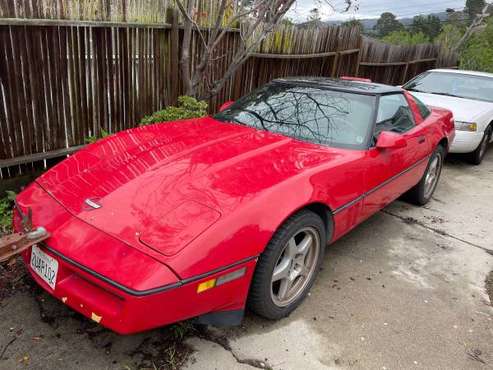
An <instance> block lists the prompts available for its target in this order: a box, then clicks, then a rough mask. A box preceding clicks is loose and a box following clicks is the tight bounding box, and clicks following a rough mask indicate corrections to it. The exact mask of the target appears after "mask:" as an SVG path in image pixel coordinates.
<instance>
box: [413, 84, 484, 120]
mask: <svg viewBox="0 0 493 370" xmlns="http://www.w3.org/2000/svg"><path fill="white" fill-rule="evenodd" d="M411 93H412V94H413V95H414V96H416V97H418V99H420V100H422V101H423V103H425V104H426V105H431V106H435V107H440V108H446V109H448V110H450V111H451V112H452V113H453V114H454V119H455V120H456V121H464V122H474V121H476V120H477V119H479V118H480V117H481V116H483V115H484V114H485V113H487V112H492V113H493V103H488V102H484V101H480V100H472V99H463V98H456V97H453V96H445V95H437V94H427V93H418V92H415V91H411Z"/></svg>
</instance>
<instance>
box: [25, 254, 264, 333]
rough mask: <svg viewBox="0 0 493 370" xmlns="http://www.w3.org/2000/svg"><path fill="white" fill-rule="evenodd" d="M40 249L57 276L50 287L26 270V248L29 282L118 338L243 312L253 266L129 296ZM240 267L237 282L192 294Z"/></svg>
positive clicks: (250, 263) (249, 263)
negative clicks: (55, 263) (218, 314)
mask: <svg viewBox="0 0 493 370" xmlns="http://www.w3.org/2000/svg"><path fill="white" fill-rule="evenodd" d="M42 250H43V252H45V253H46V254H48V255H49V256H51V257H52V258H55V259H56V260H57V261H58V265H59V271H58V274H59V277H60V278H59V279H57V282H56V286H55V289H52V288H51V287H50V286H49V285H48V284H47V283H46V282H45V281H43V280H42V279H41V278H40V276H38V274H37V273H36V272H35V271H34V270H33V269H32V268H31V267H30V263H29V262H30V258H31V249H28V250H26V251H25V252H24V253H23V258H24V261H25V263H26V265H27V268H28V270H29V272H30V274H31V275H32V277H33V279H34V280H35V281H36V282H37V283H38V284H39V285H40V286H41V287H42V288H43V289H45V290H46V291H47V292H48V293H49V294H51V295H52V296H54V297H55V298H57V299H59V300H61V301H62V302H63V303H64V304H66V305H68V306H69V307H71V308H72V309H74V310H75V311H77V312H79V313H81V314H82V315H84V316H86V317H87V318H89V319H92V320H93V321H95V322H97V323H99V324H101V325H103V326H105V327H107V328H109V329H111V330H113V331H115V332H117V333H119V334H132V333H137V332H141V331H145V330H148V329H152V328H156V327H160V326H164V325H168V324H171V323H174V322H177V321H182V320H186V319H190V318H193V317H197V316H201V315H207V314H210V313H214V312H222V311H228V312H230V311H240V310H243V308H244V306H245V301H246V297H247V294H248V289H249V285H250V280H251V278H252V275H253V271H254V269H255V264H256V258H249V259H247V260H244V261H240V262H239V263H236V264H233V265H231V266H227V267H225V268H224V269H220V270H219V271H212V272H210V273H207V274H204V275H201V276H197V277H195V278H191V279H186V280H182V281H180V283H179V284H173V285H170V286H169V287H168V288H166V289H161V290H160V291H158V292H155V293H154V292H150V293H146V294H133V293H132V292H131V291H124V290H122V289H119V288H118V287H117V286H115V285H113V284H111V281H104V280H102V279H100V278H98V276H97V273H96V272H94V273H91V271H88V270H87V269H81V268H80V267H78V266H76V265H74V264H72V263H70V262H68V261H67V260H65V259H63V258H61V256H60V254H58V253H53V251H52V250H50V248H47V247H42ZM240 269H245V273H244V275H242V276H241V277H240V278H238V279H234V280H232V281H228V282H227V283H225V284H223V285H221V286H216V287H214V288H211V289H208V290H206V291H203V292H200V293H198V292H197V291H198V286H199V285H200V284H201V283H203V282H206V281H210V280H212V279H217V278H219V277H221V276H224V275H227V274H229V273H231V272H234V271H238V270H240Z"/></svg>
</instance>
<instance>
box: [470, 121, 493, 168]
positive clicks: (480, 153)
mask: <svg viewBox="0 0 493 370" xmlns="http://www.w3.org/2000/svg"><path fill="white" fill-rule="evenodd" d="M492 134H493V126H491V125H490V126H488V128H487V129H486V130H485V131H484V136H483V140H481V143H480V144H479V146H478V147H477V148H476V150H475V151H474V152H472V153H469V158H468V160H469V163H471V164H474V165H480V164H481V162H483V158H484V155H485V154H486V151H487V149H488V144H489V143H490V141H491V135H492Z"/></svg>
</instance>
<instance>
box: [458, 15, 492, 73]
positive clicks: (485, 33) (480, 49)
mask: <svg viewBox="0 0 493 370" xmlns="http://www.w3.org/2000/svg"><path fill="white" fill-rule="evenodd" d="M460 67H461V68H463V69H471V70H475V71H484V72H492V73H493V18H491V17H490V19H489V21H488V23H487V25H486V28H485V29H484V30H482V31H480V32H476V33H474V34H473V35H472V37H471V38H470V40H469V41H468V42H467V44H466V45H465V47H464V49H463V51H462V52H461V55H460Z"/></svg>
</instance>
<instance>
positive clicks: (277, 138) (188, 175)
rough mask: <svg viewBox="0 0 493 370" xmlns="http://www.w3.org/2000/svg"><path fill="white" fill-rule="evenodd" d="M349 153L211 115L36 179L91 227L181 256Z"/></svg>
mask: <svg viewBox="0 0 493 370" xmlns="http://www.w3.org/2000/svg"><path fill="white" fill-rule="evenodd" d="M343 153H344V150H338V149H330V148H322V147H319V146H317V145H313V144H309V143H304V142H299V141H296V140H292V139H290V138H287V137H285V136H281V135H276V134H272V133H268V132H265V131H259V130H255V129H252V128H249V127H245V126H241V125H236V124H228V123H222V122H218V121H215V120H214V119H212V118H209V117H208V118H203V119H195V120H188V121H181V122H172V123H166V124H157V125H151V126H145V127H139V128H135V129H131V130H128V131H124V132H120V133H118V134H116V135H112V136H110V137H108V138H106V139H103V140H100V141H98V142H96V143H95V144H92V145H90V146H88V147H87V148H85V149H83V150H81V151H80V152H78V153H76V154H75V155H73V156H71V157H70V158H68V159H67V160H65V161H63V162H61V163H60V164H58V165H57V166H55V167H54V168H53V169H51V170H49V171H47V172H46V173H45V174H44V175H42V176H41V177H40V178H39V179H38V180H36V181H37V183H38V184H39V185H40V186H41V187H42V188H43V189H45V190H46V191H47V192H48V193H49V194H50V195H51V196H52V197H54V198H55V199H56V200H57V201H58V202H59V203H60V204H62V205H63V206H64V207H65V208H66V209H67V210H68V211H69V212H71V213H72V214H73V215H75V216H76V217H78V218H79V219H81V220H83V221H85V222H86V223H88V224H90V225H92V226H94V227H96V228H98V229H100V230H102V231H104V232H106V233H108V234H110V235H112V236H115V237H117V238H119V239H120V240H122V241H124V242H126V243H128V244H130V245H135V246H140V247H142V245H145V246H147V247H149V248H152V249H154V250H155V251H157V252H159V253H161V254H164V255H165V256H172V255H174V254H176V253H178V252H179V251H180V250H182V249H183V248H184V247H185V246H186V245H188V244H189V243H190V242H192V241H193V240H194V239H195V238H196V237H198V236H199V235H200V234H201V233H203V232H204V231H205V230H207V228H208V227H210V226H211V225H212V224H214V223H215V222H216V221H218V220H219V219H220V218H221V217H225V216H227V214H228V213H230V212H233V211H234V210H235V209H236V208H237V207H239V206H240V205H241V204H244V203H245V202H248V200H249V199H251V198H253V197H255V196H257V195H258V194H259V193H261V192H264V191H267V190H269V189H272V187H273V186H275V185H276V184H279V183H281V182H283V181H285V180H287V179H289V178H290V177H293V176H296V175H298V174H300V173H303V171H305V170H307V169H309V168H312V167H314V166H318V165H320V164H321V163H324V165H326V164H327V163H329V162H331V161H337V160H340V159H342V158H343V157H344V154H343Z"/></svg>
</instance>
